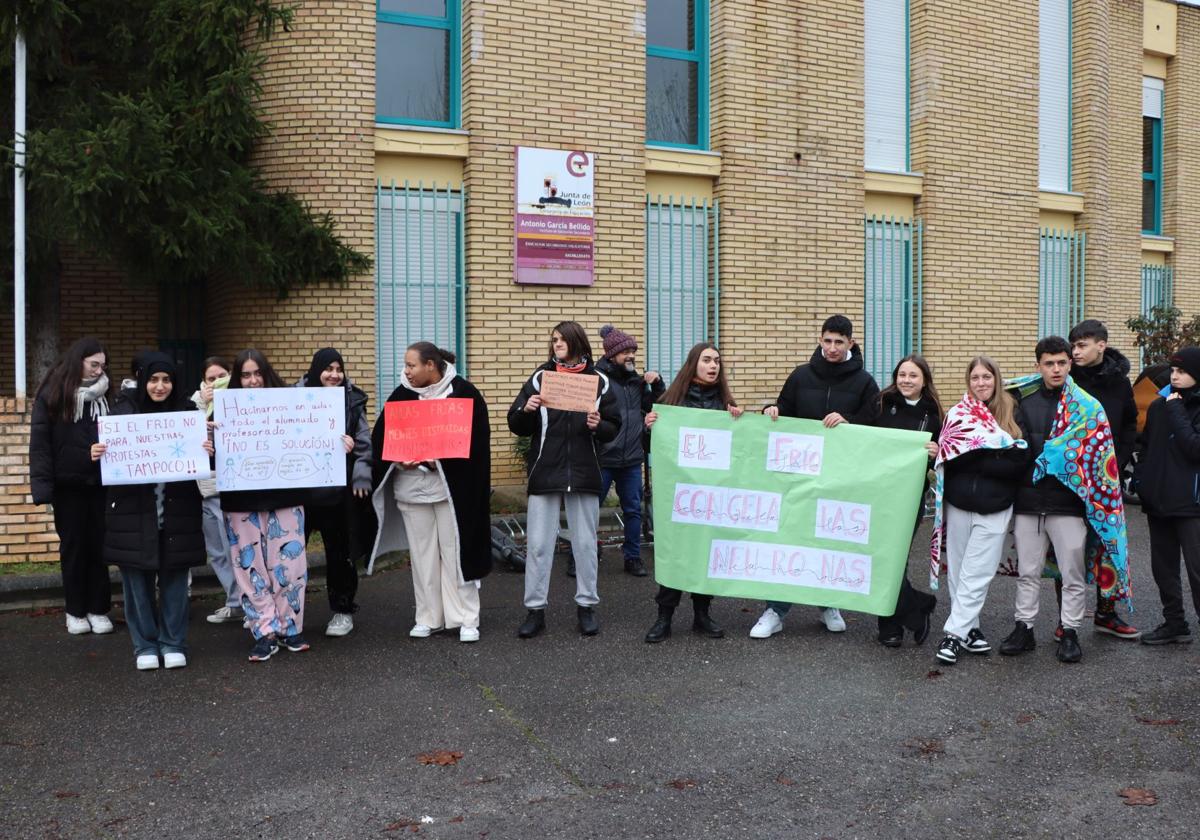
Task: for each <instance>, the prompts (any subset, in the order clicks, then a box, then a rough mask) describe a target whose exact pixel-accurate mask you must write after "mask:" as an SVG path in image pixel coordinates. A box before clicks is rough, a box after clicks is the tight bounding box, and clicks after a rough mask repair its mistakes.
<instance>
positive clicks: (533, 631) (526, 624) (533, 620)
mask: <svg viewBox="0 0 1200 840" xmlns="http://www.w3.org/2000/svg"><path fill="white" fill-rule="evenodd" d="M545 629H546V611H545V610H530V611H529V614H528V615H526V616H525V620H524V621H523V622H521V626H520V627H518V628H517V635H518V636H520V637H521V638H522V639H532V638H533V637H534V636H536V635H537V634H538V633H541V632H542V631H543V630H545Z"/></svg>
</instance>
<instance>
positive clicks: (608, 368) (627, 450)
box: [596, 324, 666, 577]
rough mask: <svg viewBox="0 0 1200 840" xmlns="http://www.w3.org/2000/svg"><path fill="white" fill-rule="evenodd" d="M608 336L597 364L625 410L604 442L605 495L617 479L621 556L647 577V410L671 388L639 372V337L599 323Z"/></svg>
mask: <svg viewBox="0 0 1200 840" xmlns="http://www.w3.org/2000/svg"><path fill="white" fill-rule="evenodd" d="M600 338H601V339H602V340H603V341H604V358H602V359H601V360H600V361H599V362H597V363H596V369H597V370H599V371H600V372H601V373H603V374H605V375H606V376H607V377H608V379H609V381H610V382H611V383H612V386H613V388H612V390H613V396H615V397H616V403H617V410H618V411H619V412H620V414H621V429H620V431H619V432H617V436H616V438H614V439H613V440H611V441H609V442H608V443H606V444H604V445H603V446H601V447H600V452H599V458H600V499H601V501H603V500H604V499H606V498H607V497H608V491H609V489H610V488H611V487H612V486H613V485H614V484H615V485H616V488H617V498H618V499H620V500H621V515H622V518H623V519H624V520H625V539H624V541H623V542H622V543H621V555H622V557H624V559H625V571H626V572H627V573H629V574H631V575H633V576H634V577H645V576H646V566H645V564H644V563H643V562H642V487H643V483H642V464H643V463H644V462H645V459H646V448H645V443H644V439H643V434H642V426H643V423H644V422H645V419H646V414H647V413H649V412H650V410H651V407H652V406H653V405H654V402H655V400H657V399H658V398H659V397H660V396H661V395H662V393H663V391H665V390H666V386H665V385H664V384H663V381H662V377H661V376H659V375H658V373H656V372H655V371H652V370H648V371H646V372H645V373H638V371H637V350H638V343H637V339H635V338H634V337H633V336H631V335H629V334H628V333H624V332H621V330H619V329H617V328H616V327H614V326H613V325H612V324H606V325H605V326H603V327H601V328H600Z"/></svg>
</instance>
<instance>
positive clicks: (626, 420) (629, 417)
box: [596, 359, 667, 469]
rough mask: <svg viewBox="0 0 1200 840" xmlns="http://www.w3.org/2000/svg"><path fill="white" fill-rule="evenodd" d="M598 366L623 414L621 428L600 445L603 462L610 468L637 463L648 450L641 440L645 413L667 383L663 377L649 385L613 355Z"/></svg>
mask: <svg viewBox="0 0 1200 840" xmlns="http://www.w3.org/2000/svg"><path fill="white" fill-rule="evenodd" d="M596 370H598V371H599V372H600V373H603V374H604V375H606V376H607V377H608V381H609V382H610V383H611V385H612V392H613V396H614V397H615V398H616V403H617V411H618V412H619V413H620V415H621V429H620V431H618V432H617V436H616V437H615V438H613V439H612V440H611V441H609V442H608V443H606V444H604V445H603V446H601V447H600V466H601V467H605V468H610V469H620V468H621V467H634V466H637V465H638V464H641V463H642V461H644V460H645V457H646V450H645V446H644V445H643V443H642V438H643V435H642V425H643V423H644V422H645V420H646V414H647V413H648V412H649V411H650V409H651V408H652V406H653V405H654V401H655V400H656V399H658V398H659V397H660V396H661V395H662V394H663V392H665V391H666V390H667V386H666V385H664V384H663V381H662V377H659V378H658V379H656V380H655V381H654V384H653V385H647V384H646V380H645V379H644V378H643V377H642V375H641V374H640V373H637V372H636V371H635V372H634V373H630V372H629V371H627V370H625V368H624V366H622V365H617V364H614V363H613V361H612V360H611V359H601V360H600V361H599V362H597V363H596Z"/></svg>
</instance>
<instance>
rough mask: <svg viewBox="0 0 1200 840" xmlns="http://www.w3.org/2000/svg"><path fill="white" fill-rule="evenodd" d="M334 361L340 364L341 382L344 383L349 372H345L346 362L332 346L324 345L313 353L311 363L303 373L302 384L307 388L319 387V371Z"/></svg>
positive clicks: (348, 376)
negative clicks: (306, 371)
mask: <svg viewBox="0 0 1200 840" xmlns="http://www.w3.org/2000/svg"><path fill="white" fill-rule="evenodd" d="M334 362H337V363H338V364H340V365H341V366H342V384H343V385H345V384H346V383H347V382H349V381H350V374H349V373H347V372H346V362H345V360H344V359H343V358H342V354H341V353H339V352H338V351H336V350H334V349H333V348H332V347H324V348H322V349H320V350H318V351H317V352H316V353H313V357H312V364H311V365H309V366H308V373H306V374H304V384H305V385H306V386H307V387H309V388H320V387H321V372H322V371H324V370H325V368H327V367H329V366H330V365H331V364H333V363H334Z"/></svg>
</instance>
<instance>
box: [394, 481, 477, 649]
mask: <svg viewBox="0 0 1200 840" xmlns="http://www.w3.org/2000/svg"><path fill="white" fill-rule="evenodd" d="M396 507H397V508H399V510H400V516H401V518H403V520H404V531H405V533H406V534H407V536H408V550H409V557H410V561H409V563H410V565H411V566H412V576H413V595H414V596H415V599H416V602H417V614H416V623H417V624H424V625H425V626H426V627H432V628H434V629H437V628H439V627H445V628H448V629H449V628H454V627H470V628H476V627H478V626H479V584H478V582H477V581H473V580H471V581H464V580H463V579H462V570H461V569H460V568H459V562H458V525H457V523H455V521H454V511H453V510H452V509H451V507H450V503H449V502H433V503H432V504H408V503H406V502H396Z"/></svg>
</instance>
